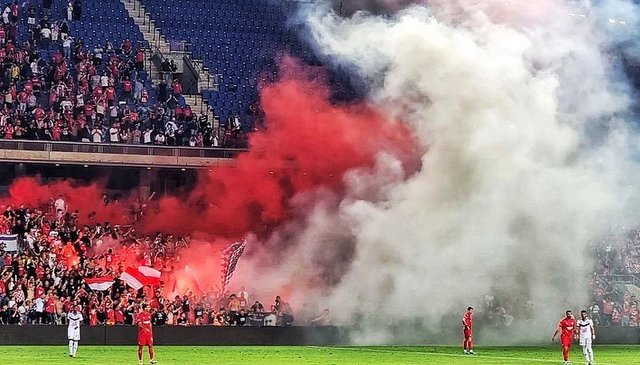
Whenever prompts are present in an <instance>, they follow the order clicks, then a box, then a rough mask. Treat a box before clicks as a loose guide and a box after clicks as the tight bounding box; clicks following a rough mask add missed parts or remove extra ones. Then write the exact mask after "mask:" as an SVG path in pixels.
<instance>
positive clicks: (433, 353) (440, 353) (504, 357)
mask: <svg viewBox="0 0 640 365" xmlns="http://www.w3.org/2000/svg"><path fill="white" fill-rule="evenodd" d="M307 347H309V348H315V349H335V350H348V351H370V352H383V353H384V352H391V353H405V354H409V353H418V354H424V355H435V356H449V357H466V358H482V359H491V360H520V361H532V362H544V363H556V364H559V363H560V360H544V359H529V358H524V357H507V356H486V355H462V354H447V353H444V352H426V351H397V350H383V349H368V348H362V347H333V346H327V347H323V346H307ZM598 365H616V364H612V363H604V362H598Z"/></svg>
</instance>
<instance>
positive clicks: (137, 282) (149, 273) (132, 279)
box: [120, 266, 161, 290]
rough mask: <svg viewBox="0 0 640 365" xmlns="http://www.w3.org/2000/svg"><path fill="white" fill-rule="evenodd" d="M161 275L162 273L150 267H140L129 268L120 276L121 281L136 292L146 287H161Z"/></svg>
mask: <svg viewBox="0 0 640 365" xmlns="http://www.w3.org/2000/svg"><path fill="white" fill-rule="evenodd" d="M160 274H161V273H160V271H158V270H156V269H154V268H152V267H148V266H138V268H137V269H135V268H133V267H127V269H126V270H125V271H124V272H123V273H122V274H120V280H122V281H124V282H125V284H127V285H129V286H130V287H132V288H134V289H135V290H138V289H140V288H142V287H143V286H145V285H146V286H160Z"/></svg>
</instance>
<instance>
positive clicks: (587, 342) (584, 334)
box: [577, 310, 596, 365]
mask: <svg viewBox="0 0 640 365" xmlns="http://www.w3.org/2000/svg"><path fill="white" fill-rule="evenodd" d="M577 325H578V332H579V334H580V346H582V353H583V354H584V357H585V359H587V365H592V364H593V349H592V348H591V342H592V341H593V340H595V339H596V330H595V328H594V327H593V321H592V320H591V319H590V318H589V317H588V316H587V311H586V310H583V311H580V319H579V320H578V322H577Z"/></svg>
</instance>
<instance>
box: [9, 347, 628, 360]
mask: <svg viewBox="0 0 640 365" xmlns="http://www.w3.org/2000/svg"><path fill="white" fill-rule="evenodd" d="M66 351H67V348H66V347H65V346H0V361H1V363H2V364H11V365H23V364H24V365H26V364H29V365H32V364H47V365H60V364H96V365H98V364H100V365H112V364H113V365H127V364H132V365H137V363H138V362H137V357H136V347H135V346H82V345H81V346H80V348H79V350H78V357H77V358H75V359H70V358H69V357H68V355H67V352H66ZM461 352H462V351H461V350H460V348H457V347H455V348H454V347H441V346H407V347H388V346H387V347H346V346H335V347H314V346H307V347H289V346H269V347H267V346H236V347H231V346H220V347H214V346H209V347H200V346H199V347H195V346H157V347H156V357H157V360H158V365H178V364H179V365H200V364H202V365H205V364H207V365H209V364H216V365H224V364H238V365H240V364H242V365H279V364H286V365H298V364H310V365H332V364H335V365H353V364H362V365H376V364H435V365H439V364H443V365H445V364H446V365H458V364H460V365H461V364H473V365H476V364H478V365H480V364H483V365H488V364H491V365H507V364H509V365H511V364H562V361H561V360H562V359H561V354H560V348H559V346H553V347H486V348H483V347H478V348H477V349H476V352H477V355H463V354H462V353H461ZM594 352H595V356H596V359H595V360H596V364H597V365H632V364H640V347H638V346H595V347H594ZM571 360H572V363H573V364H574V365H579V364H584V357H583V356H582V352H581V349H580V347H574V348H573V349H572V351H571ZM148 363H149V358H148V354H147V351H146V348H145V364H148Z"/></svg>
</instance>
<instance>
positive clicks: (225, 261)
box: [220, 238, 247, 293]
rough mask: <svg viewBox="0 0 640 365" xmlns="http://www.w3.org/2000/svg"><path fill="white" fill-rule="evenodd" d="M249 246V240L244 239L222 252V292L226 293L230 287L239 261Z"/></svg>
mask: <svg viewBox="0 0 640 365" xmlns="http://www.w3.org/2000/svg"><path fill="white" fill-rule="evenodd" d="M246 246H247V239H246V238H243V239H242V241H240V242H235V243H233V244H231V246H229V247H227V249H225V250H224V251H222V267H221V269H220V272H221V274H222V280H221V282H222V292H223V293H224V291H225V289H226V288H227V285H229V281H231V277H232V276H233V272H234V271H235V270H236V266H237V265H238V260H239V259H240V256H242V253H243V252H244V248H245V247H246Z"/></svg>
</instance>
